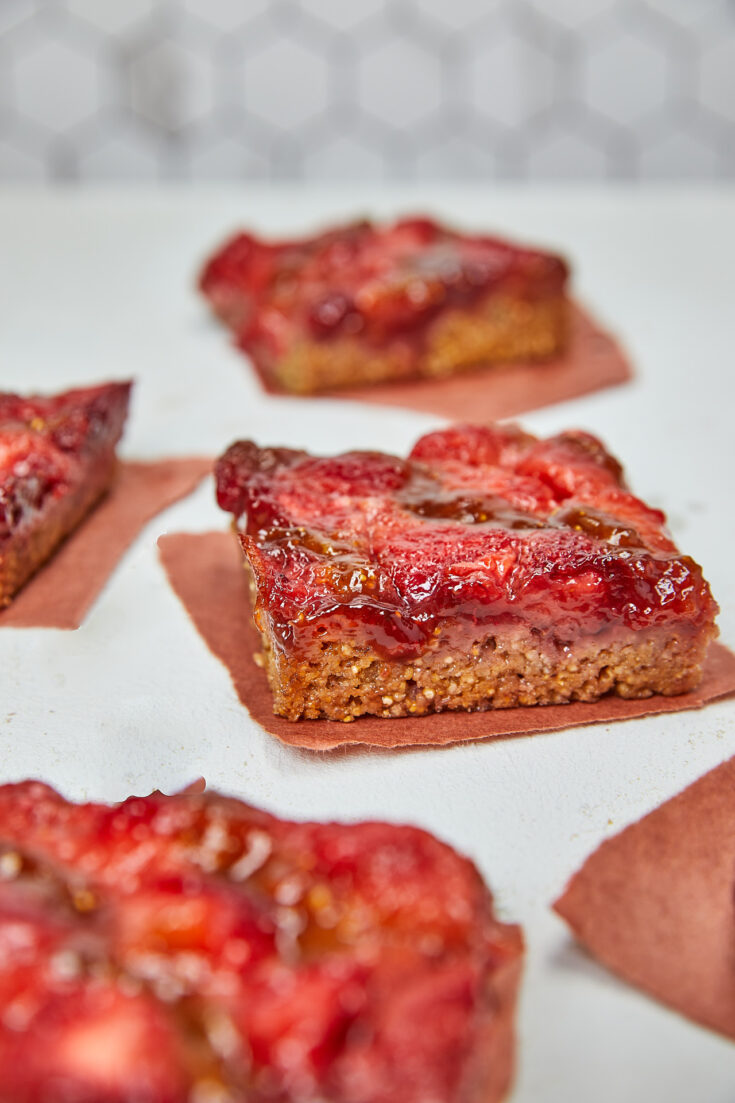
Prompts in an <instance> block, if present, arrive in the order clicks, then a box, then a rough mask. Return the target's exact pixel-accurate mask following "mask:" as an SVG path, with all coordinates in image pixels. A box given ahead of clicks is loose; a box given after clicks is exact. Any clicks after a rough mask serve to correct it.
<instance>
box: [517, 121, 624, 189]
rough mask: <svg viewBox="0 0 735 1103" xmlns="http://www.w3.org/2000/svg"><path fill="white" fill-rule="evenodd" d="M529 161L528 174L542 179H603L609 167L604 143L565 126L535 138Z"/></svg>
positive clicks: (533, 177) (527, 161) (527, 162)
mask: <svg viewBox="0 0 735 1103" xmlns="http://www.w3.org/2000/svg"><path fill="white" fill-rule="evenodd" d="M526 164H527V171H528V175H529V177H531V178H532V179H541V180H601V179H603V178H604V177H605V176H606V175H607V174H608V169H609V161H608V156H607V154H606V153H605V151H604V149H603V148H602V147H601V146H599V145H597V144H596V143H595V142H594V141H590V140H588V139H586V138H584V137H582V136H581V135H579V134H574V133H570V132H569V131H565V130H564V129H562V128H559V129H553V130H549V131H548V132H547V133H545V134H543V135H541V137H540V138H538V139H537V140H536V141H534V143H533V146H532V148H531V149H530V150H529V152H528V156H527V160H526Z"/></svg>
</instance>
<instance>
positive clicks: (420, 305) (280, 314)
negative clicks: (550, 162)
mask: <svg viewBox="0 0 735 1103" xmlns="http://www.w3.org/2000/svg"><path fill="white" fill-rule="evenodd" d="M566 277H567V268H566V265H565V263H564V261H562V260H561V259H560V258H559V257H556V256H553V255H551V254H547V253H541V252H538V251H535V250H531V249H524V248H520V247H518V246H515V245H511V244H509V243H507V242H505V241H501V240H499V239H497V238H492V237H487V236H479V235H474V236H470V235H466V234H460V233H457V232H455V231H453V230H449V229H446V228H445V227H443V226H441V225H439V224H438V223H437V222H434V221H432V220H431V219H428V218H407V219H403V220H401V221H399V222H396V223H393V224H392V225H388V226H376V225H373V224H372V223H370V222H367V221H363V222H355V223H352V224H350V225H347V226H344V227H341V228H339V229H337V230H331V231H329V232H327V233H323V234H321V235H319V236H317V237H312V238H309V239H303V240H296V241H284V242H279V243H270V242H263V241H260V240H259V239H258V238H256V237H254V236H253V235H251V234H245V233H243V234H238V235H237V236H236V237H234V238H232V239H231V240H230V241H229V242H228V243H227V244H226V245H224V246H223V247H222V249H220V250H219V252H217V253H216V254H215V255H214V256H213V257H212V259H211V260H210V261H209V262H208V263H207V264H206V266H205V267H204V270H203V271H202V274H201V276H200V287H201V290H202V291H203V292H204V294H205V295H206V296H207V297H208V298H209V299H210V301H211V303H212V306H213V308H214V310H215V311H216V312H217V313H218V314H219V315H220V316H221V317H222V318H223V319H224V320H225V321H226V322H227V323H228V324H229V325H230V326H231V327H232V328H233V329H234V330H235V332H236V333H237V334H238V338H239V342H240V344H241V345H242V346H243V347H244V348H245V349H246V350H248V349H252V348H267V349H268V350H269V352H270V353H271V354H272V355H275V356H278V355H282V354H283V353H284V352H285V351H286V350H287V349H288V348H289V347H291V345H292V344H293V343H294V342H295V341H297V340H302V339H308V340H313V341H328V340H332V339H335V338H338V337H359V338H360V339H362V340H365V341H367V342H369V343H373V344H375V345H380V344H383V343H385V342H386V341H388V340H390V339H392V338H395V337H405V338H415V337H416V334H417V331H419V330H421V329H422V328H423V327H424V326H426V325H428V324H429V322H430V321H431V320H432V319H433V318H434V317H435V316H436V315H437V313H438V312H439V311H441V310H444V309H446V308H448V307H469V306H471V305H472V304H473V303H475V302H477V301H478V300H479V299H481V298H483V297H485V296H487V295H488V294H490V293H493V292H496V291H497V292H505V293H508V294H512V295H513V296H514V297H518V298H521V299H528V300H537V299H539V298H544V297H557V296H559V295H560V294H562V292H563V289H564V284H565V281H566Z"/></svg>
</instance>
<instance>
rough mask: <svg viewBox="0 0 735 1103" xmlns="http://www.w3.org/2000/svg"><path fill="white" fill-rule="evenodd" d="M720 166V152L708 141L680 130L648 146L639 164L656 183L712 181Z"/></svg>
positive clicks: (642, 152)
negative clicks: (718, 153)
mask: <svg viewBox="0 0 735 1103" xmlns="http://www.w3.org/2000/svg"><path fill="white" fill-rule="evenodd" d="M718 166H719V157H718V155H717V152H716V150H714V149H713V148H712V146H711V145H710V144H709V143H708V142H707V141H706V140H704V139H702V138H701V137H700V136H699V135H698V134H690V133H687V132H686V131H685V130H680V129H674V130H672V131H670V132H669V133H667V134H665V135H664V136H663V137H661V138H659V139H657V140H655V141H653V142H651V143H650V144H646V145H645V147H644V148H643V149H642V150H641V154H640V161H639V169H640V172H641V175H642V176H645V177H647V178H648V179H653V180H709V179H711V178H712V177H713V176H716V175H717V171H718Z"/></svg>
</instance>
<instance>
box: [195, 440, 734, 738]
mask: <svg viewBox="0 0 735 1103" xmlns="http://www.w3.org/2000/svg"><path fill="white" fill-rule="evenodd" d="M216 475H217V496H218V502H219V504H220V506H221V507H222V508H223V509H225V510H227V511H228V512H230V513H232V514H233V515H234V517H235V523H236V527H237V532H238V535H239V539H240V541H241V544H242V548H243V550H244V553H245V557H246V559H247V562H248V563H249V566H250V568H251V571H252V579H253V588H252V592H253V598H254V609H255V623H256V625H257V627H258V629H259V631H260V633H261V636H262V641H263V648H264V654H265V663H266V669H267V672H268V678H269V681H270V685H271V687H272V690H273V697H274V710H275V712H276V713H277V714H279V715H281V716H285V717H287V718H289V719H291V720H297V719H299V718H300V717H307V718H316V717H327V718H329V719H333V720H347V721H349V720H352V719H353V718H355V717H358V716H361V715H363V714H374V715H378V716H385V717H398V716H412V715H418V714H421V713H427V712H431V711H440V710H444V709H473V710H474V709H489V708H507V707H509V706H515V705H544V704H561V703H563V702H567V701H594V700H596V699H597V698H599V697H600V696H602V695H603V694H605V693H616V694H618V695H620V696H621V697H647V696H650V695H651V694H654V693H661V694H677V693H683V692H685V691H686V690H689V689H691V688H692V687H694V686H695V685H696V684H697V683H698V681H699V680H700V677H701V666H702V662H703V660H704V657H705V654H706V651H707V647H708V644H709V642H710V640H711V639H712V638H713V637H714V636H715V635H716V629H715V624H714V620H715V615H716V613H717V605H716V604H715V602H714V600H713V598H712V596H711V594H710V590H709V586H708V584H707V583H706V582H705V580H704V578H703V577H702V572H701V569H700V568H699V567H698V566H697V564H696V563H694V562H693V560H692V559H690V558H689V557H688V556H682V555H680V554H679V552H678V551H677V549H676V547H675V546H674V544H673V543H672V540H671V538H670V536H669V535H668V533H667V531H666V528H665V517H664V515H663V514H662V513H661V512H660V511H658V510H654V509H650V508H649V507H648V506H646V505H645V504H644V503H643V502H641V501H640V500H639V499H638V498H635V497H634V496H633V495H632V494H631V493H630V492H629V491H628V490H627V489H626V486H625V483H624V481H623V476H622V470H621V467H620V465H619V464H618V462H617V461H616V460H615V459H613V457H612V456H611V455H610V454H609V453H608V452H607V451H606V450H605V448H604V447H603V445H602V444H601V443H600V442H599V441H598V440H596V439H595V437H593V436H590V435H589V434H587V433H583V432H568V433H562V434H560V435H559V436H555V437H551V438H549V439H548V440H539V439H537V438H535V437H533V436H530V435H529V434H527V433H524V432H522V431H521V430H520V429H519V428H517V427H514V426H496V427H491V428H487V427H473V426H459V427H454V428H449V429H446V430H442V431H440V432H436V433H430V434H429V435H428V436H425V437H422V438H421V440H419V441H418V443H417V444H416V445H415V446H414V448H413V450H412V451H411V453H410V455H409V456H408V459H405V460H404V459H399V458H397V457H395V456H390V455H383V454H381V453H377V452H351V453H347V454H345V455H341V456H335V457H330V458H319V457H315V456H311V455H308V454H307V453H305V452H298V451H292V450H290V449H284V448H275V449H271V448H267V449H262V448H258V447H257V446H256V445H255V444H252V443H250V442H247V441H246V442H238V443H236V444H233V445H232V446H231V447H230V448H229V449H228V451H227V452H226V453H225V454H224V456H223V457H222V458H221V459H220V460H219V462H218V464H217V471H216Z"/></svg>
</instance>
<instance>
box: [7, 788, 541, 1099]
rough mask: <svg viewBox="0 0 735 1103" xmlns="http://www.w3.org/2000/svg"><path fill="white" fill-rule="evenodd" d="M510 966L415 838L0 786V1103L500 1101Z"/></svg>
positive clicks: (192, 799)
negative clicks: (80, 801)
mask: <svg viewBox="0 0 735 1103" xmlns="http://www.w3.org/2000/svg"><path fill="white" fill-rule="evenodd" d="M522 953H523V941H522V935H521V931H520V929H519V928H518V927H516V926H511V925H507V924H504V923H500V922H498V920H497V919H496V918H495V915H494V912H493V904H492V898H491V896H490V893H489V892H488V890H487V888H486V887H485V885H484V883H483V881H482V879H481V877H480V875H479V873H478V871H477V870H476V868H475V867H474V866H473V865H472V863H471V862H470V861H468V860H467V859H465V858H462V857H461V856H460V855H459V854H457V853H456V852H455V851H454V850H452V849H451V848H450V847H448V846H446V845H445V844H443V843H441V842H439V841H438V840H437V839H435V838H434V837H433V836H432V835H429V834H427V833H426V832H425V831H420V830H418V829H416V828H412V827H398V826H393V825H390V824H383V823H359V824H350V825H341V824H334V823H332V824H324V823H293V822H288V821H285V820H280V819H277V818H276V817H275V816H271V815H269V814H267V813H265V812H261V811H259V810H258V809H256V808H251V807H249V806H248V805H246V804H243V803H242V802H241V801H238V800H234V799H229V798H226V797H222V796H218V795H217V794H214V793H192V792H187V793H182V794H179V795H177V796H171V797H168V796H164V795H163V794H161V793H153V794H152V795H151V796H149V797H144V798H130V799H129V800H126V801H124V802H123V803H122V804H120V805H112V806H108V805H102V804H85V805H75V804H70V803H69V802H67V801H66V800H64V799H63V798H62V797H61V796H59V795H58V794H57V793H55V792H54V791H53V790H52V789H49V788H48V787H47V786H45V785H41V784H39V783H34V782H25V783H21V784H18V785H6V786H2V787H0V1007H2V1012H3V1013H2V1015H1V1016H0V1069H1V1070H2V1086H0V1097H2V1099H3V1100H4V1101H7V1103H42V1101H46V1103H62V1100H63V1101H68V1103H93V1101H94V1103H317V1101H319V1100H325V1101H326V1100H329V1101H330V1103H428V1101H429V1100H431V1101H433V1103H498V1101H499V1100H500V1099H501V1098H502V1097H503V1095H504V1094H505V1092H506V1090H507V1087H508V1084H509V1081H510V1077H511V1074H512V1068H513V1050H514V1044H513V1034H514V1010H515V1002H516V993H517V988H518V984H519V980H520V971H521V961H522Z"/></svg>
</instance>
